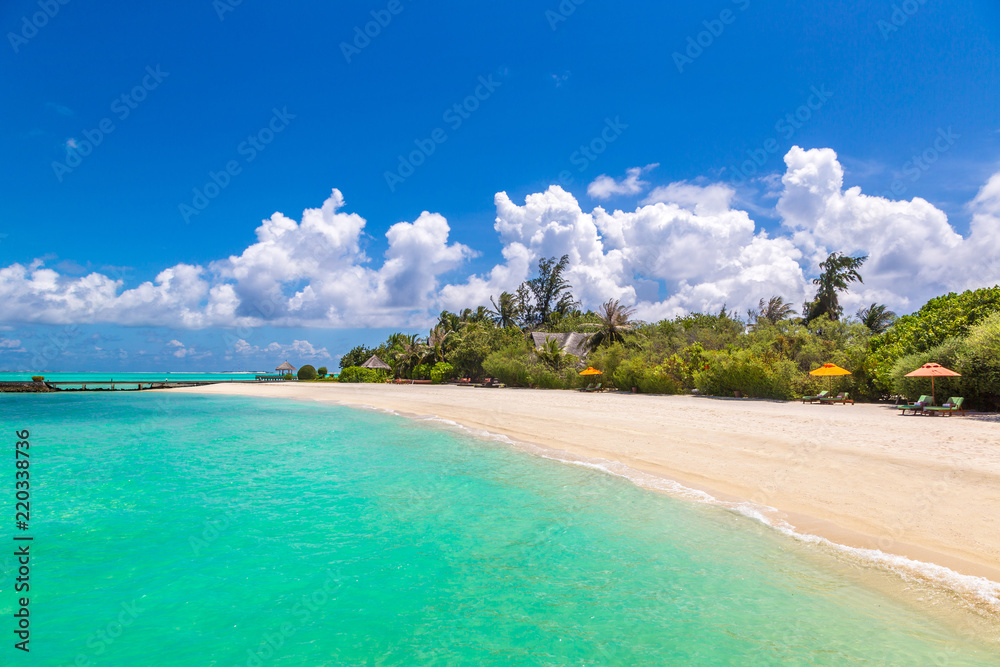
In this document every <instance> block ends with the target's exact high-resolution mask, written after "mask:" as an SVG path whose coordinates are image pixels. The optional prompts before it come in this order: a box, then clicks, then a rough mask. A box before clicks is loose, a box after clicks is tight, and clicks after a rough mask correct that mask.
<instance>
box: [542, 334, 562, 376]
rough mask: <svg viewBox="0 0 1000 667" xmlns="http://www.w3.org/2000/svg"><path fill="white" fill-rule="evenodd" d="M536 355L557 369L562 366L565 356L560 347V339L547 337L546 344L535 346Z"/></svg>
mask: <svg viewBox="0 0 1000 667" xmlns="http://www.w3.org/2000/svg"><path fill="white" fill-rule="evenodd" d="M535 356H537V357H538V358H539V359H540V360H541V361H542V362H543V363H544V364H546V365H547V366H549V367H550V368H552V369H553V370H556V371H557V370H559V368H560V367H561V366H562V362H563V357H564V355H563V351H562V349H560V347H559V341H558V340H556V339H555V338H547V339H546V340H545V344H544V345H542V346H541V347H539V348H535Z"/></svg>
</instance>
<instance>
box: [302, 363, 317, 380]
mask: <svg viewBox="0 0 1000 667" xmlns="http://www.w3.org/2000/svg"><path fill="white" fill-rule="evenodd" d="M298 376H299V379H300V380H315V379H316V368H315V367H314V366H310V365H309V364H306V365H305V366H303V367H302V368H300V369H299V373H298Z"/></svg>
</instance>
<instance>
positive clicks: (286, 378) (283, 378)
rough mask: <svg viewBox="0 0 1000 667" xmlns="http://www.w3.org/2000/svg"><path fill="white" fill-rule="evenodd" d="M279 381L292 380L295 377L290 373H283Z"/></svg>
mask: <svg viewBox="0 0 1000 667" xmlns="http://www.w3.org/2000/svg"><path fill="white" fill-rule="evenodd" d="M281 379H282V380H294V379H295V376H294V375H292V374H291V373H285V374H284V375H282V376H281Z"/></svg>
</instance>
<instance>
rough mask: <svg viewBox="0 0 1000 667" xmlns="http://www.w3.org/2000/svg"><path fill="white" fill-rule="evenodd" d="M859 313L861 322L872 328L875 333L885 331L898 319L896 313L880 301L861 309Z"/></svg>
mask: <svg viewBox="0 0 1000 667" xmlns="http://www.w3.org/2000/svg"><path fill="white" fill-rule="evenodd" d="M857 315H858V319H859V320H861V324H863V325H865V326H866V327H868V328H869V329H871V332H872V333H874V334H880V333H884V332H885V330H886V329H888V328H889V327H891V326H892V324H893V322H895V321H896V313H894V312H892V311H891V310H889V309H888V307H887V306H884V305H882V304H878V303H873V304H872V305H870V306H868V307H867V308H862V309H860V310H859V311H858V313H857Z"/></svg>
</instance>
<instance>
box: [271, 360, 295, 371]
mask: <svg viewBox="0 0 1000 667" xmlns="http://www.w3.org/2000/svg"><path fill="white" fill-rule="evenodd" d="M274 370H276V371H278V372H279V373H294V372H295V370H296V368H295V366H292V365H291V364H290V363H288V362H287V361H286V362H285V363H283V364H281V365H280V366H278V367H277V368H275V369H274Z"/></svg>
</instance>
